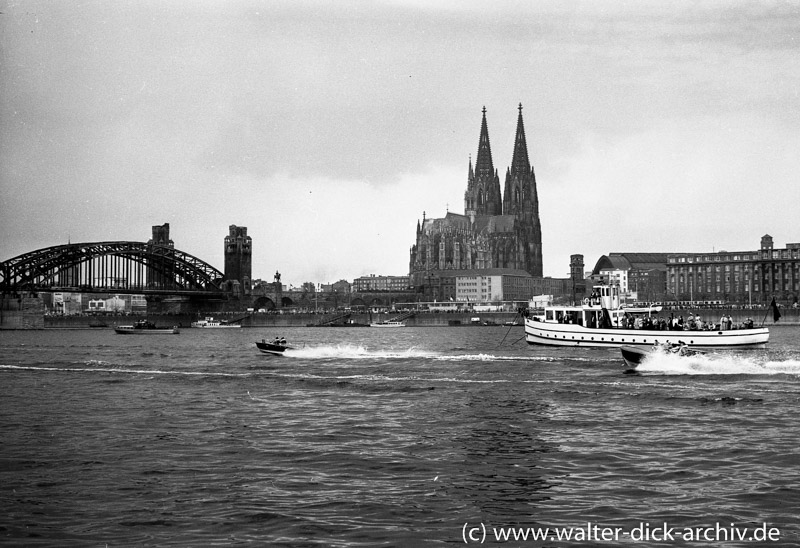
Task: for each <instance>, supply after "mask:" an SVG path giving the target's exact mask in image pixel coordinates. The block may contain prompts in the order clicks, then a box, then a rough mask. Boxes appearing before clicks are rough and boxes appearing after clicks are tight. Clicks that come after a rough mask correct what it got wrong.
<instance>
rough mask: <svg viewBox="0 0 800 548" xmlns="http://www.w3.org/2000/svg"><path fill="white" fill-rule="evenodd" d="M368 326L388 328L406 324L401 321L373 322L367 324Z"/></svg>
mask: <svg viewBox="0 0 800 548" xmlns="http://www.w3.org/2000/svg"><path fill="white" fill-rule="evenodd" d="M369 326H370V327H381V328H390V327H405V326H406V324H404V323H402V322H375V323H371V324H369Z"/></svg>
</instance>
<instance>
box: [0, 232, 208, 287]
mask: <svg viewBox="0 0 800 548" xmlns="http://www.w3.org/2000/svg"><path fill="white" fill-rule="evenodd" d="M222 278H223V274H222V272H220V271H219V270H217V269H216V268H214V267H213V266H211V265H209V264H208V263H206V262H205V261H202V260H200V259H198V258H197V257H194V256H192V255H190V254H188V253H186V252H184V251H180V250H179V249H175V248H174V247H169V246H164V245H157V244H149V243H141V242H89V243H75V244H66V245H58V246H52V247H46V248H43V249H38V250H36V251H31V252H29V253H24V254H22V255H19V256H17V257H14V258H12V259H9V260H7V261H3V262H2V263H0V291H58V290H73V291H74V290H77V291H114V292H117V293H145V294H148V293H159V292H168V293H176V292H187V293H198V292H221V291H222V289H221V283H222Z"/></svg>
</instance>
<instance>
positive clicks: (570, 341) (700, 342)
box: [525, 318, 769, 348]
mask: <svg viewBox="0 0 800 548" xmlns="http://www.w3.org/2000/svg"><path fill="white" fill-rule="evenodd" d="M525 339H526V341H527V342H528V344H534V345H543V346H571V347H575V346H587V347H606V348H619V347H621V346H653V345H654V344H655V343H658V344H664V343H677V342H679V341H682V342H683V343H685V344H687V345H690V346H691V347H692V348H765V347H766V344H767V342H768V341H769V329H767V328H766V327H757V328H753V329H733V330H730V331H719V330H714V331H656V330H649V329H622V328H590V327H584V326H582V325H575V324H561V323H551V322H543V321H536V320H533V319H530V318H526V319H525Z"/></svg>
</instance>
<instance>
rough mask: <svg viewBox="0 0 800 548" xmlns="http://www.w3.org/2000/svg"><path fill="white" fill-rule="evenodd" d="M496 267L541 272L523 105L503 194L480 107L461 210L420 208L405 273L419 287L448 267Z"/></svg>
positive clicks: (536, 208) (536, 209)
mask: <svg viewBox="0 0 800 548" xmlns="http://www.w3.org/2000/svg"><path fill="white" fill-rule="evenodd" d="M497 268H503V269H515V270H524V271H526V272H528V273H529V274H531V275H532V276H534V277H536V278H541V277H542V228H541V223H540V221H539V197H538V193H537V191H536V177H535V175H534V173H533V167H532V166H531V164H530V161H529V160H528V146H527V144H526V142H525V127H524V125H523V123H522V104H520V105H519V118H518V119H517V135H516V139H515V143H514V154H513V156H512V157H511V167H509V168H508V169H506V180H505V186H504V189H503V194H502V195H501V194H500V177H499V176H498V174H497V170H496V169H495V167H494V162H493V161H492V149H491V146H490V145H489V130H488V128H487V125H486V107H484V108H483V120H482V121H481V135H480V139H479V141H478V156H477V158H476V160H475V168H474V169H473V167H472V159H471V158H470V162H469V175H468V176H467V191H466V192H465V193H464V215H459V214H456V213H452V212H450V211H448V212H447V214H446V216H445V217H444V218H442V219H426V218H425V214H424V213H423V218H422V223H421V224H420V223H419V222H417V241H416V244H415V245H413V246H412V247H411V260H410V265H409V276H410V282H411V284H412V285H414V286H416V287H419V286H421V285H424V283H425V280H426V279H430V278H431V276H435V277H442V276H446V275H447V272H446V271H448V270H485V269H497ZM476 274H479V273H477V272H476Z"/></svg>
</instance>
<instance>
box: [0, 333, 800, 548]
mask: <svg viewBox="0 0 800 548" xmlns="http://www.w3.org/2000/svg"><path fill="white" fill-rule="evenodd" d="M276 335H282V336H285V337H286V338H287V339H288V340H289V342H290V344H292V345H293V346H294V347H295V349H294V350H289V351H287V355H286V356H283V357H272V356H268V355H263V354H260V353H259V352H258V350H257V349H256V347H255V344H254V343H255V341H256V340H260V339H261V338H267V339H272V338H274V337H275V336H276ZM799 335H800V328H798V327H796V326H794V327H787V326H780V325H778V326H777V327H774V328H772V335H771V341H770V343H769V348H768V349H767V350H750V351H741V352H728V353H720V354H710V355H706V356H696V357H692V358H676V357H672V358H670V357H663V358H659V359H656V360H654V361H651V362H648V363H646V364H644V365H643V366H642V373H641V374H639V375H631V374H625V373H624V370H625V367H624V365H623V363H622V360H621V358H620V355H619V351H616V350H611V349H557V348H556V349H550V348H542V347H529V346H527V345H526V344H525V342H524V341H523V340H522V336H523V332H522V328H521V327H513V328H509V327H451V328H445V327H443V328H405V329H402V328H401V329H369V328H362V329H357V328H284V329H283V330H282V331H280V332H276V331H274V330H268V329H235V330H200V329H184V330H183V331H182V332H181V334H180V335H172V336H149V337H145V336H123V335H115V334H114V332H113V331H112V330H108V329H101V330H44V331H17V332H0V443H2V445H1V446H0V544H3V545H13V546H106V545H107V546H240V545H251V546H292V547H302V546H365V547H366V546H369V547H374V546H442V545H463V544H465V541H466V543H467V544H473V543H474V544H480V543H481V541H483V544H484V545H486V546H626V545H630V546H697V545H703V544H704V545H707V546H766V545H770V546H797V545H800V524H798V516H800V490H798V486H800V444H799V443H798V439H800V424H799V423H798V416H799V415H800V414H799V413H798V403H800V336H799ZM513 527H517V528H519V529H511V528H513ZM545 527H546V528H548V530H547V531H546V535H547V537H546V540H545V541H542V540H533V539H532V537H531V536H527V537H526V536H524V535H533V534H534V533H536V534H539V533H541V530H540V529H537V528H545ZM559 528H564V529H559ZM567 531H569V532H570V534H571V535H572V537H571V540H570V541H564V540H561V541H559V540H558V538H557V536H556V535H557V534H559V535H565V534H566V532H567ZM604 533H607V536H606V537H603V536H602V535H603V534H604ZM542 534H544V533H542ZM504 535H505V536H504ZM509 535H510V536H509ZM514 535H517V540H516V541H515V540H514ZM712 539H713V541H712ZM762 539H764V540H762Z"/></svg>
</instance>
